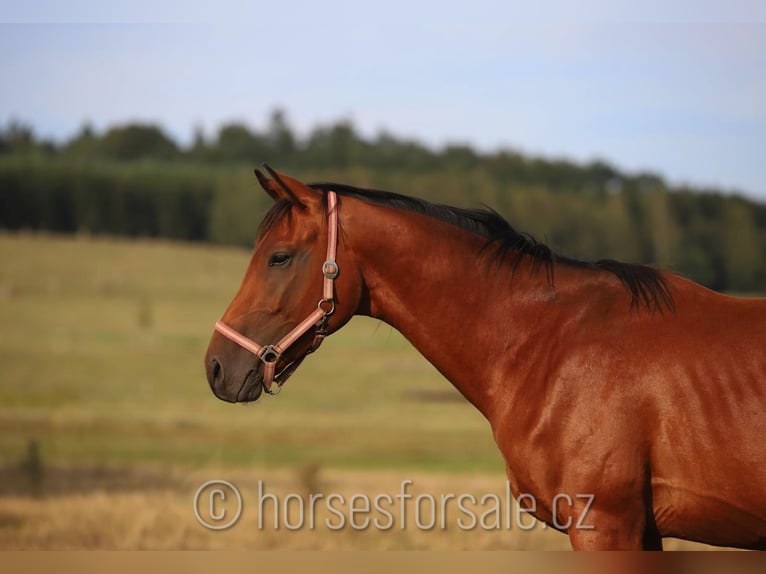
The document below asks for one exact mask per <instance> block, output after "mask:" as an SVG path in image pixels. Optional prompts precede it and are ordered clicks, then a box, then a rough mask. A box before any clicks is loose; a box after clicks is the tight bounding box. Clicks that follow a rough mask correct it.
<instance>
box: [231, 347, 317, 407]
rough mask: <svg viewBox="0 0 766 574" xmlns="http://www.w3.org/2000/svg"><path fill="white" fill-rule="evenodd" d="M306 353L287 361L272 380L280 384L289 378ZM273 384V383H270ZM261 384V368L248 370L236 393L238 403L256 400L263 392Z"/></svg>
mask: <svg viewBox="0 0 766 574" xmlns="http://www.w3.org/2000/svg"><path fill="white" fill-rule="evenodd" d="M305 358H306V355H303V356H302V357H299V358H297V359H295V360H294V361H293V362H292V363H288V364H287V366H285V367H284V368H283V369H282V370H281V371H279V373H277V375H276V376H275V377H274V381H275V382H276V383H278V384H279V385H280V386H281V385H283V384H284V383H285V381H287V379H289V378H290V377H291V376H292V374H293V373H294V372H295V371H296V370H297V369H298V367H299V366H300V365H301V363H302V362H303V359H305ZM272 384H273V383H272ZM263 391H264V386H263V369H258V370H252V371H250V372H249V373H248V374H247V376H246V377H245V380H244V381H242V387H241V388H240V389H239V392H238V393H237V398H236V402H238V403H252V402H254V401H257V400H258V399H259V398H260V397H261V395H262V394H264V392H263Z"/></svg>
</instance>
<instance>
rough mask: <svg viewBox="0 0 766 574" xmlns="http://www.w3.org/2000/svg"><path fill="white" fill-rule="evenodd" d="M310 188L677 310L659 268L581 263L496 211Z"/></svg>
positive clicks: (640, 302) (345, 188)
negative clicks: (599, 273)
mask: <svg viewBox="0 0 766 574" xmlns="http://www.w3.org/2000/svg"><path fill="white" fill-rule="evenodd" d="M310 187H311V188H313V189H316V190H320V191H323V192H327V191H334V192H336V193H337V194H338V195H341V196H344V195H346V196H351V197H355V198H357V199H361V200H363V201H367V202H369V203H375V204H379V205H387V206H390V207H394V208H398V209H404V210H407V211H412V212H414V213H420V214H422V215H427V216H428V217H433V218H434V219H438V220H440V221H444V222H445V223H449V224H451V225H454V226H456V227H459V228H461V229H465V230H467V231H470V232H473V233H476V234H478V235H481V236H483V237H486V238H487V244H486V247H489V246H493V245H494V246H497V253H498V256H499V257H500V259H501V260H507V261H509V262H510V265H511V268H512V270H515V269H516V268H517V267H518V265H519V263H520V261H521V259H522V258H523V257H525V256H528V257H531V258H532V260H533V261H534V264H533V267H532V269H533V271H535V270H538V269H540V268H543V269H545V272H546V274H547V276H548V280H549V281H550V282H551V283H552V282H553V263H554V261H555V262H557V263H564V264H566V265H570V266H573V267H579V268H582V269H593V270H603V271H609V272H610V273H613V274H614V275H616V276H617V278H618V279H619V280H620V281H621V282H622V283H623V285H624V286H625V287H626V288H627V289H628V291H630V294H631V297H632V301H631V305H632V306H634V307H636V306H644V307H645V308H646V309H648V310H657V311H660V312H661V311H662V310H663V308H667V309H669V310H672V309H673V296H672V295H671V293H670V287H669V285H668V283H667V281H666V280H665V278H664V277H663V276H662V275H661V274H660V272H659V271H658V270H657V269H654V268H652V267H648V266H646V265H637V264H632V263H622V262H620V261H614V260H611V259H601V260H599V261H581V260H579V259H573V258H571V257H566V256H562V255H558V254H556V253H555V252H554V251H553V250H552V249H551V248H550V247H548V246H547V245H545V244H544V243H541V242H539V241H537V240H536V239H535V238H534V237H532V236H531V235H528V234H527V233H522V232H519V231H516V230H515V229H514V228H513V226H511V224H510V223H508V221H506V220H505V219H504V218H503V217H502V216H501V215H500V214H499V213H497V212H496V211H494V210H492V209H490V208H486V207H485V208H482V209H463V208H460V207H451V206H448V205H441V204H436V203H431V202H429V201H425V200H424V199H419V198H416V197H409V196H406V195H401V194H398V193H393V192H390V191H380V190H376V189H362V188H358V187H353V186H350V185H343V184H336V183H312V184H310Z"/></svg>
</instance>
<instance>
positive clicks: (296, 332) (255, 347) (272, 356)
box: [215, 191, 340, 395]
mask: <svg viewBox="0 0 766 574" xmlns="http://www.w3.org/2000/svg"><path fill="white" fill-rule="evenodd" d="M337 206H338V198H337V196H336V194H335V192H334V191H328V192H327V211H328V216H327V259H326V260H325V262H324V263H323V264H322V275H323V276H324V284H323V286H322V298H321V299H320V300H319V303H317V308H316V309H315V310H314V311H313V312H312V313H311V314H310V315H309V316H308V317H306V318H305V319H304V320H303V321H301V322H300V323H298V325H296V326H295V327H294V328H293V329H292V330H291V331H290V332H289V333H287V335H285V336H284V337H282V338H281V339H280V340H279V341H278V342H277V343H275V344H273V345H266V346H262V345H259V344H258V343H256V342H255V341H253V340H252V339H249V338H248V337H245V336H244V335H243V334H242V333H239V332H238V331H236V330H235V329H232V328H231V327H229V326H228V325H227V324H225V323H224V322H223V321H217V322H216V324H215V330H216V331H218V332H219V333H220V334H221V335H223V336H224V337H226V338H227V339H229V340H230V341H233V342H234V343H236V344H237V345H239V346H240V347H242V348H243V349H246V350H248V351H250V352H251V353H252V354H253V355H255V356H256V357H258V358H259V359H260V360H261V361H262V362H263V388H264V390H265V391H266V392H267V393H268V394H270V395H276V394H279V391H280V389H281V388H282V383H281V382H280V381H279V380H277V379H278V378H279V375H277V374H276V369H277V362H278V361H279V359H280V358H281V357H282V355H283V354H284V353H285V351H287V349H288V348H290V346H291V345H292V344H293V343H295V341H297V340H298V339H300V338H301V337H302V336H303V335H305V334H306V332H308V331H309V329H311V328H312V327H316V332H315V334H314V341H313V343H312V344H311V347H310V348H309V350H308V352H307V353H306V354H309V353H313V352H314V351H316V350H317V349H318V348H319V345H321V344H322V341H323V340H324V338H325V337H326V336H327V335H328V330H327V319H328V318H329V317H330V315H332V314H333V312H334V311H335V278H336V277H337V276H338V273H339V271H340V268H339V267H338V263H337V262H336V261H335V257H336V253H337V250H338V212H337ZM290 364H292V363H290ZM288 367H289V365H288ZM285 369H287V367H285ZM283 372H284V370H283V371H282V373H283ZM280 374H281V373H280ZM274 383H276V385H275V386H274Z"/></svg>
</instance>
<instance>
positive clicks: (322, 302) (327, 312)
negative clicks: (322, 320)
mask: <svg viewBox="0 0 766 574" xmlns="http://www.w3.org/2000/svg"><path fill="white" fill-rule="evenodd" d="M327 303H329V304H330V309H329V310H328V309H325V308H324V307H323V306H322V305H325V304H327ZM317 307H318V308H319V309H321V310H322V311H323V312H324V314H325V316H327V315H332V314H333V313H335V301H333V300H332V299H320V300H319V303H318V304H317Z"/></svg>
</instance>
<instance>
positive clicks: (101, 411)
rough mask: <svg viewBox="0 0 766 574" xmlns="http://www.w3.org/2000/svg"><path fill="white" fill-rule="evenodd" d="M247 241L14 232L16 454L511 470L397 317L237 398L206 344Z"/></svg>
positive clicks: (364, 324)
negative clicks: (207, 364)
mask: <svg viewBox="0 0 766 574" xmlns="http://www.w3.org/2000/svg"><path fill="white" fill-rule="evenodd" d="M247 260H248V253H247V251H246V250H241V249H233V248H220V247H208V246H203V245H188V244H172V243H157V242H145V241H129V240H119V241H118V240H109V239H92V238H87V237H84V238H71V237H51V236H38V235H34V236H26V235H10V236H9V235H4V236H0V262H1V263H0V362H1V364H2V373H3V374H2V383H0V429H1V430H2V432H0V462H4V463H8V462H11V461H14V460H18V459H19V458H20V457H21V456H22V455H23V453H24V452H25V449H26V448H27V446H26V445H27V443H28V441H29V440H30V439H36V440H37V441H38V443H39V445H40V451H41V454H42V458H43V460H44V461H53V462H66V463H78V464H79V463H108V464H112V463H118V464H123V463H125V464H134V463H140V464H161V465H185V466H190V467H194V468H199V467H205V466H214V467H222V466H223V467H247V466H248V465H257V466H258V467H284V466H290V467H292V466H295V465H302V464H307V463H316V464H319V465H321V466H323V467H343V468H366V469H370V468H411V469H418V470H438V471H470V472H474V471H490V472H491V471H497V472H498V473H499V476H502V475H503V468H504V467H503V464H502V460H501V457H500V455H499V453H498V452H497V451H496V447H495V445H494V442H493V440H492V436H491V432H490V428H489V425H488V424H487V423H486V421H485V420H484V419H483V418H482V417H481V415H480V414H479V413H478V412H477V411H475V410H474V409H473V407H472V406H471V405H469V404H468V403H467V402H465V401H464V400H463V399H462V397H460V395H459V394H458V393H457V391H455V390H454V389H453V388H452V386H451V385H450V384H449V383H448V382H447V381H445V380H444V379H443V378H441V376H440V375H439V374H438V373H437V372H436V371H435V370H434V369H433V368H432V367H431V366H430V365H429V364H428V363H427V362H426V361H425V359H423V358H422V357H421V356H420V355H419V354H418V353H417V352H416V351H415V350H414V349H413V348H411V347H410V345H409V344H408V343H407V342H406V341H405V340H404V339H403V338H402V337H401V336H400V335H399V334H398V333H397V332H396V331H394V330H393V329H391V328H390V327H389V326H387V325H385V324H382V323H380V322H378V321H374V320H370V319H366V318H356V319H354V320H353V321H352V322H351V323H350V324H349V325H348V326H347V327H346V328H345V329H343V330H342V331H340V332H339V333H336V334H335V335H334V336H333V337H331V338H330V339H328V340H327V342H326V343H325V345H324V346H323V347H322V349H321V351H320V352H319V353H317V354H316V355H314V356H313V357H311V358H310V359H309V360H307V361H306V362H305V363H304V365H303V366H302V367H301V369H300V370H299V371H298V372H297V373H296V374H295V375H294V376H293V377H292V378H291V379H290V381H289V382H288V383H287V385H286V386H285V388H284V389H283V392H282V394H280V396H279V397H263V398H262V399H261V400H260V401H258V403H256V404H253V405H231V404H227V403H223V402H221V401H219V400H218V399H216V398H215V397H214V396H213V394H212V393H211V392H210V390H209V388H208V385H207V382H206V380H205V375H204V370H203V356H204V352H205V349H206V346H207V342H208V340H209V338H210V335H211V333H212V325H213V323H214V322H215V320H216V319H217V318H218V317H219V316H220V314H221V313H222V312H223V310H224V309H225V307H226V305H227V304H228V302H229V300H230V299H231V297H232V296H233V294H234V292H235V291H236V289H237V287H238V285H239V282H240V280H241V277H242V274H243V273H244V269H245V266H246V263H247Z"/></svg>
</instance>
